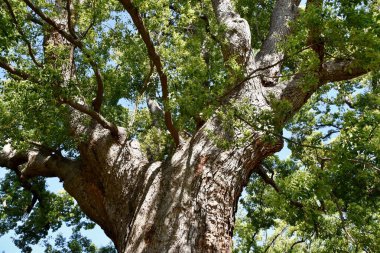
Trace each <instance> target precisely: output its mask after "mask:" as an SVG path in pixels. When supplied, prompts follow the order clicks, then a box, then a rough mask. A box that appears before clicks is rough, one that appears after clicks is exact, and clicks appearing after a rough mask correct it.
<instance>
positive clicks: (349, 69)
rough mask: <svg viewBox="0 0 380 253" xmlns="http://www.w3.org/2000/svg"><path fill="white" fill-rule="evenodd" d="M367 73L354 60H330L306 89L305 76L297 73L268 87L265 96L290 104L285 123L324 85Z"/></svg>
mask: <svg viewBox="0 0 380 253" xmlns="http://www.w3.org/2000/svg"><path fill="white" fill-rule="evenodd" d="M369 72H370V70H369V69H364V68H362V67H361V66H359V65H358V64H357V62H355V61H354V60H341V59H337V60H332V61H329V62H325V63H323V64H322V68H321V69H319V70H317V71H316V72H315V73H314V75H316V76H317V79H318V81H317V82H316V83H315V84H314V85H310V84H309V85H308V86H309V87H307V88H306V87H305V78H307V76H306V74H304V73H298V74H296V75H294V77H293V78H292V79H291V80H289V81H285V82H282V83H280V84H278V85H277V86H275V87H268V88H267V94H268V95H269V94H273V95H274V96H275V97H276V98H278V99H281V100H287V101H289V102H290V103H291V105H292V111H291V112H290V113H289V114H288V115H284V121H287V120H288V119H290V118H291V116H292V115H294V114H295V113H296V112H298V110H299V109H300V108H301V107H302V106H303V105H304V104H305V103H306V101H307V100H308V99H309V98H310V96H311V95H312V94H313V93H314V92H316V91H317V90H318V89H319V88H320V87H321V86H323V85H325V84H326V83H329V82H338V81H344V80H350V79H353V78H356V77H359V76H362V75H364V74H367V73H369Z"/></svg>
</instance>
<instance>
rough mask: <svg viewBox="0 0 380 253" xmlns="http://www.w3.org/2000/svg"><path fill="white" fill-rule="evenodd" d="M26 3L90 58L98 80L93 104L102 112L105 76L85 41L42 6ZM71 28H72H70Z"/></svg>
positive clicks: (26, 0)
mask: <svg viewBox="0 0 380 253" xmlns="http://www.w3.org/2000/svg"><path fill="white" fill-rule="evenodd" d="M23 1H24V3H25V4H26V5H27V6H28V7H29V8H31V9H32V10H33V11H34V12H35V13H36V14H37V15H38V16H39V17H40V18H41V19H42V20H44V21H45V22H46V23H47V24H48V25H50V26H51V27H52V28H53V29H54V30H56V31H57V32H58V33H59V34H61V35H62V36H63V37H64V38H65V39H66V40H67V41H69V42H70V43H71V44H73V45H74V46H76V47H78V48H79V49H80V50H81V51H82V52H83V54H84V55H85V56H86V58H87V59H89V62H90V65H91V67H92V69H93V71H94V74H95V79H96V82H97V92H96V98H95V99H94V101H93V103H92V105H93V108H94V110H95V111H96V112H100V109H101V105H102V103H103V95H104V83H103V77H102V75H101V73H100V70H99V68H98V66H97V64H96V62H95V61H94V60H93V59H92V57H91V55H90V54H89V53H88V52H87V50H86V48H85V46H84V44H83V42H82V41H81V40H80V39H78V38H77V37H76V36H75V37H74V36H73V35H71V34H70V33H68V32H66V31H65V29H64V28H63V27H62V25H60V24H58V23H57V22H55V21H54V20H52V19H51V18H49V17H48V16H46V15H45V14H44V13H43V12H42V11H41V9H40V8H38V7H37V6H35V5H34V4H33V3H32V2H30V1H29V0H23ZM69 29H70V28H69Z"/></svg>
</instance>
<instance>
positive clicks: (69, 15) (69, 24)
mask: <svg viewBox="0 0 380 253" xmlns="http://www.w3.org/2000/svg"><path fill="white" fill-rule="evenodd" d="M66 11H67V27H68V28H69V32H70V34H71V36H73V38H75V39H77V35H76V34H75V30H74V26H73V22H72V13H71V0H66Z"/></svg>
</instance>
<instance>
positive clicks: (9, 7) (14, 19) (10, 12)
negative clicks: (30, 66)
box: [4, 0, 43, 67]
mask: <svg viewBox="0 0 380 253" xmlns="http://www.w3.org/2000/svg"><path fill="white" fill-rule="evenodd" d="M4 2H5V5H6V6H7V9H8V12H9V15H10V16H11V18H12V19H13V23H14V25H15V27H16V29H17V31H18V33H19V34H20V35H21V38H22V40H23V41H24V42H25V43H26V46H27V47H28V52H29V55H30V57H31V58H32V61H33V62H34V64H36V66H37V67H42V66H43V65H42V64H41V63H39V62H38V61H37V59H36V57H35V55H34V53H33V49H32V45H31V44H30V42H29V41H28V39H27V38H26V35H25V33H24V32H23V30H22V29H21V27H20V25H19V23H18V21H17V18H16V16H15V14H14V12H13V9H12V5H11V4H10V3H9V1H8V0H4Z"/></svg>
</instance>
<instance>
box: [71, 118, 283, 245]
mask: <svg viewBox="0 0 380 253" xmlns="http://www.w3.org/2000/svg"><path fill="white" fill-rule="evenodd" d="M215 121H216V120H215ZM215 121H210V123H208V124H206V126H205V127H204V128H203V129H202V130H201V131H200V132H199V133H198V134H197V135H196V136H195V137H194V138H192V139H191V140H190V141H188V142H187V143H186V144H184V145H183V146H182V147H181V148H179V149H178V150H177V152H176V153H175V154H174V155H173V157H172V158H171V159H170V160H168V161H165V162H155V163H148V162H147V161H146V160H145V159H144V157H143V155H142V154H141V153H140V151H139V147H138V144H137V142H135V141H127V140H125V139H123V137H121V138H120V139H119V141H115V139H114V138H113V137H112V135H111V134H110V132H109V131H108V130H101V129H100V128H98V129H96V130H94V132H93V135H92V140H91V142H90V144H89V145H85V146H83V147H81V150H80V151H81V155H82V159H81V165H80V173H78V175H79V176H78V175H77V176H76V177H75V178H67V179H66V180H65V181H64V187H65V189H66V190H67V191H68V192H69V193H70V194H71V195H72V196H74V197H75V198H76V199H77V201H78V203H79V205H80V206H81V208H82V209H83V211H84V212H85V213H86V214H87V215H88V216H89V217H90V218H92V219H93V220H94V221H96V222H97V223H98V224H99V225H100V226H101V227H102V228H103V229H104V231H105V232H106V234H107V235H108V236H109V237H110V238H111V239H112V240H113V241H114V243H115V245H116V247H117V249H118V251H119V252H230V251H231V236H232V231H233V226H234V214H235V212H236V205H237V200H238V198H239V196H240V193H241V191H242V188H243V186H244V185H245V183H246V182H247V180H248V177H249V175H250V173H251V172H252V171H253V170H254V168H255V167H256V166H257V165H258V164H259V163H260V162H261V161H262V159H263V158H264V157H266V156H267V155H269V154H272V153H273V152H275V151H277V150H279V149H280V148H281V145H280V144H279V145H271V144H269V143H265V142H262V141H260V138H259V137H257V138H256V139H255V140H254V141H253V142H252V143H249V144H248V145H247V146H246V147H242V148H236V149H231V150H222V149H220V148H217V147H216V145H215V143H214V142H213V141H211V140H210V139H209V138H208V134H206V132H208V131H209V130H213V131H217V132H219V131H221V129H220V128H219V127H218V126H217V124H213V122H215ZM120 132H122V129H120Z"/></svg>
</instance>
